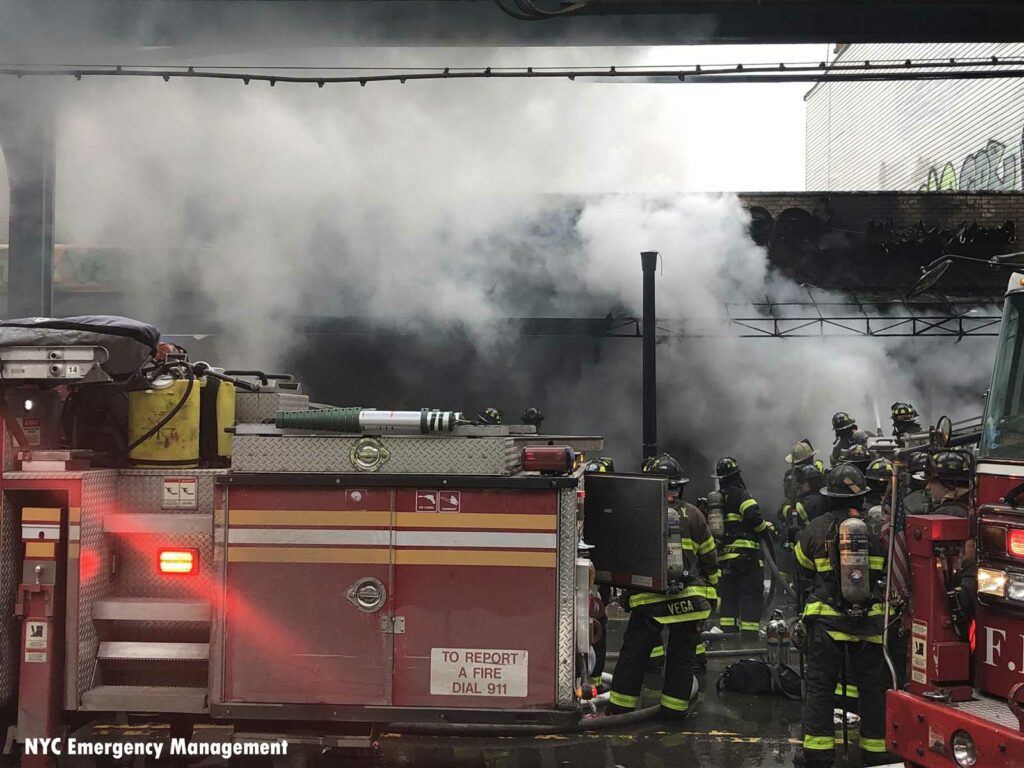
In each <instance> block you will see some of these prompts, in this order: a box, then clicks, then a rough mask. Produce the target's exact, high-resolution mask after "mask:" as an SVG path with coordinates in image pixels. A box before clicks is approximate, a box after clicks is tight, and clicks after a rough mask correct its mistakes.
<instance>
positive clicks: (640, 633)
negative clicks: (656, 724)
mask: <svg viewBox="0 0 1024 768" xmlns="http://www.w3.org/2000/svg"><path fill="white" fill-rule="evenodd" d="M701 624H702V622H701V621H679V622H675V623H671V624H662V623H660V622H659V621H658V620H657V619H655V618H653V617H652V616H650V615H649V614H648V613H647V612H645V611H644V610H643V609H642V608H634V609H633V610H632V611H631V612H630V614H629V623H628V624H627V625H626V634H625V636H624V637H623V638H622V649H621V650H620V651H619V660H618V663H617V664H616V665H615V676H614V678H613V679H612V692H611V696H610V698H609V702H608V712H609V714H621V713H623V712H629V711H631V710H633V709H636V705H637V704H638V703H639V702H640V689H641V687H643V683H644V675H645V674H646V672H647V670H648V668H649V667H650V663H651V651H652V650H654V648H655V647H656V646H658V645H661V633H662V630H664V629H665V628H666V627H667V628H668V643H667V644H666V649H665V681H664V683H663V684H662V687H661V713H662V715H664V716H667V717H674V718H685V717H686V716H687V714H688V713H689V711H690V693H691V692H692V690H693V673H694V668H695V666H696V663H697V644H698V643H699V642H700V627H701Z"/></svg>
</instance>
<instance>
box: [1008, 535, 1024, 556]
mask: <svg viewBox="0 0 1024 768" xmlns="http://www.w3.org/2000/svg"><path fill="white" fill-rule="evenodd" d="M1008 534H1009V535H1008V536H1007V537H1006V551H1007V552H1009V553H1010V554H1011V555H1013V556H1014V557H1024V528H1013V529H1011V530H1010V531H1008Z"/></svg>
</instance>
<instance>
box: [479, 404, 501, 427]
mask: <svg viewBox="0 0 1024 768" xmlns="http://www.w3.org/2000/svg"><path fill="white" fill-rule="evenodd" d="M477 418H478V419H479V420H480V421H482V422H483V423H484V424H502V423H504V421H505V414H503V413H502V412H501V411H500V410H498V409H497V408H484V409H483V410H482V411H480V414H479V415H478V416H477Z"/></svg>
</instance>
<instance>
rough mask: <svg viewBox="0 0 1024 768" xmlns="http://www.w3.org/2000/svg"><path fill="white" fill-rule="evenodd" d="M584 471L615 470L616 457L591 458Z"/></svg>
mask: <svg viewBox="0 0 1024 768" xmlns="http://www.w3.org/2000/svg"><path fill="white" fill-rule="evenodd" d="M583 471H584V472H587V473H592V472H614V471H615V459H613V458H611V457H609V456H598V457H597V458H596V459H591V460H590V461H588V462H587V463H586V466H584V467H583Z"/></svg>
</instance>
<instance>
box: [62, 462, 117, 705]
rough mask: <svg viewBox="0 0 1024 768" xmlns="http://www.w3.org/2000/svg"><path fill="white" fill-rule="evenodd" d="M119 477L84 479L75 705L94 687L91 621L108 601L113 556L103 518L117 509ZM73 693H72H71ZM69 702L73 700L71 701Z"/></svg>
mask: <svg viewBox="0 0 1024 768" xmlns="http://www.w3.org/2000/svg"><path fill="white" fill-rule="evenodd" d="M117 481H118V478H117V473H116V472H115V471H113V470H109V471H97V472H87V473H85V477H83V479H82V523H81V525H82V528H81V550H80V551H81V554H80V558H79V561H78V562H79V569H78V578H79V588H78V616H79V622H78V691H77V692H76V694H75V697H74V701H75V702H76V704H77V702H78V701H79V698H80V697H81V695H82V694H83V693H85V691H87V690H89V688H91V687H92V679H93V675H94V673H95V670H96V651H97V650H98V648H99V637H98V636H97V633H96V625H95V624H94V623H93V620H92V604H93V601H95V600H98V599H100V598H102V597H108V596H109V595H110V592H111V584H110V569H109V567H108V563H109V562H110V552H109V550H108V548H107V538H106V537H105V536H104V535H103V516H104V515H105V514H107V513H108V512H113V511H115V510H116V509H117ZM69 693H70V692H69ZM68 698H69V699H70V696H69V697H68Z"/></svg>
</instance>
